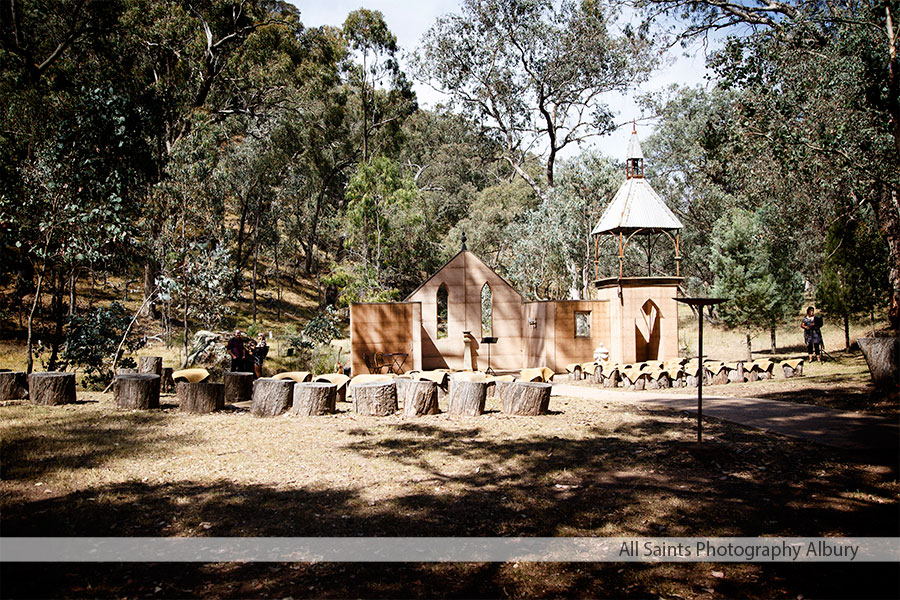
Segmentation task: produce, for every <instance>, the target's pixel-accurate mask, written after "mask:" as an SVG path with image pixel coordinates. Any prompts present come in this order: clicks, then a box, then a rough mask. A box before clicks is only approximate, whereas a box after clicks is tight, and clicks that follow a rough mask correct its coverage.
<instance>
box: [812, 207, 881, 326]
mask: <svg viewBox="0 0 900 600" xmlns="http://www.w3.org/2000/svg"><path fill="white" fill-rule="evenodd" d="M825 250H826V257H827V258H826V259H825V265H824V268H823V271H822V278H821V280H820V281H819V286H818V288H817V289H816V303H817V304H818V305H819V307H820V308H822V309H823V310H825V311H827V312H828V313H831V314H834V315H838V316H841V317H846V318H849V317H851V316H852V315H854V314H856V313H860V312H864V313H866V314H869V313H871V312H873V311H874V310H875V309H876V308H878V307H881V306H884V305H885V304H886V301H887V298H888V297H889V293H890V288H889V280H888V277H887V274H888V260H889V259H888V249H887V244H885V242H884V238H883V237H882V236H881V235H880V234H879V232H878V231H877V229H876V227H875V224H874V223H873V219H872V217H871V215H870V214H867V212H866V211H858V212H857V213H856V214H855V215H854V218H850V219H847V220H839V221H836V222H835V223H834V225H832V227H831V228H830V229H829V230H828V237H827V241H826V244H825Z"/></svg>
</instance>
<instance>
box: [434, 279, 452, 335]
mask: <svg viewBox="0 0 900 600" xmlns="http://www.w3.org/2000/svg"><path fill="white" fill-rule="evenodd" d="M449 300H450V295H449V294H448V293H447V286H446V285H444V284H443V283H442V284H441V287H439V288H438V291H437V336H438V339H439V340H440V339H443V338H445V337H447V331H448V329H449V326H448V322H449V304H450V302H449Z"/></svg>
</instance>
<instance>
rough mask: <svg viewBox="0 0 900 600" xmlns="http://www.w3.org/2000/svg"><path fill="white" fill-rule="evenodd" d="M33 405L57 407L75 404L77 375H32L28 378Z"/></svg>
mask: <svg viewBox="0 0 900 600" xmlns="http://www.w3.org/2000/svg"><path fill="white" fill-rule="evenodd" d="M28 399H29V400H30V401H31V403H32V404H39V405H43V406H56V405H59V404H73V403H74V402H75V373H56V372H47V373H32V374H30V375H29V376H28Z"/></svg>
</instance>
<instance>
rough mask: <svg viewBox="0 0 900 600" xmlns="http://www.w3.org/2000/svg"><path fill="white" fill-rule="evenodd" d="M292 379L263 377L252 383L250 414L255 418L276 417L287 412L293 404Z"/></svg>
mask: <svg viewBox="0 0 900 600" xmlns="http://www.w3.org/2000/svg"><path fill="white" fill-rule="evenodd" d="M294 385H295V382H294V380H293V379H272V378H270V377H263V378H261V379H257V380H256V381H254V382H253V400H252V401H251V403H250V413H251V414H253V415H255V416H257V417H277V416H278V415H280V414H283V413H285V412H287V410H288V409H289V408H290V407H291V405H292V404H293V402H294Z"/></svg>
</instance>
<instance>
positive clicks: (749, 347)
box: [747, 331, 753, 360]
mask: <svg viewBox="0 0 900 600" xmlns="http://www.w3.org/2000/svg"><path fill="white" fill-rule="evenodd" d="M747 360H753V346H752V344H751V343H750V332H749V331H748V332H747Z"/></svg>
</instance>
